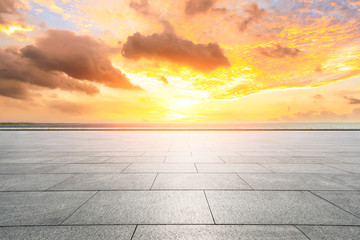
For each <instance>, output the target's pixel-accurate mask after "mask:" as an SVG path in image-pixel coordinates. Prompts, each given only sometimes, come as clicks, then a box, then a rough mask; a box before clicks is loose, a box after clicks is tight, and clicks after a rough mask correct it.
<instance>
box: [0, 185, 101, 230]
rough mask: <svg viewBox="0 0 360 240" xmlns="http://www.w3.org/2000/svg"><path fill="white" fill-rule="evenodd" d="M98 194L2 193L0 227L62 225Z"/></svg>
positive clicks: (0, 197) (0, 194) (0, 199)
mask: <svg viewBox="0 0 360 240" xmlns="http://www.w3.org/2000/svg"><path fill="white" fill-rule="evenodd" d="M94 194H95V192H12V193H11V192H3V193H0V226H14V225H16V226H17V225H52V224H60V223H61V222H62V221H63V220H65V219H66V218H67V217H68V216H69V215H70V214H71V213H73V212H74V211H75V210H76V209H77V208H78V207H80V206H81V204H83V203H84V202H85V201H87V200H88V199H89V198H90V197H92V196H93V195H94Z"/></svg>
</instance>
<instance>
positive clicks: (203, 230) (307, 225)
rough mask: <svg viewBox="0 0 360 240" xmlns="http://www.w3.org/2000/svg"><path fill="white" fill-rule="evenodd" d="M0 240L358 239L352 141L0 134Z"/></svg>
mask: <svg viewBox="0 0 360 240" xmlns="http://www.w3.org/2000/svg"><path fill="white" fill-rule="evenodd" d="M0 239H20V240H22V239H24V240H25V239H26V240H28V239H30V240H32V239H59V240H60V239H106V240H112V239H125V240H131V239H146V240H151V239H163V240H168V239H170V240H172V239H174V240H175V239H176V240H178V239H183V240H187V239H196V240H198V239H206V240H210V239H211V240H212V239H217V240H219V239H224V240H225V239H226V240H228V239H230V240H231V239H250V240H260V239H269V240H270V239H271V240H272V239H288V240H306V239H311V240H320V239H330V240H332V239H337V240H342V239H347V240H350V239H351V240H355V239H360V132H356V131H316V132H312V131H0Z"/></svg>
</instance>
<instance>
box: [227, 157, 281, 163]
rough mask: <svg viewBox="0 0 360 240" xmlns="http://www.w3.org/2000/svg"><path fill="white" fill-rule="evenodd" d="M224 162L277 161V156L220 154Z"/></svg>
mask: <svg viewBox="0 0 360 240" xmlns="http://www.w3.org/2000/svg"><path fill="white" fill-rule="evenodd" d="M220 158H221V159H222V160H224V162H226V163H252V164H253V163H279V162H280V161H278V160H277V158H274V157H270V156H237V157H234V156H232V157H231V156H230V157H229V156H221V157H220Z"/></svg>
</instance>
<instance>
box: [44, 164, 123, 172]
mask: <svg viewBox="0 0 360 240" xmlns="http://www.w3.org/2000/svg"><path fill="white" fill-rule="evenodd" d="M128 166H129V164H105V163H104V164H67V165H65V166H62V167H59V168H56V169H53V170H51V171H50V172H51V173H120V172H122V171H123V170H124V169H126V168H127V167H128Z"/></svg>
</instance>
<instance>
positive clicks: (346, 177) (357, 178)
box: [333, 174, 360, 190]
mask: <svg viewBox="0 0 360 240" xmlns="http://www.w3.org/2000/svg"><path fill="white" fill-rule="evenodd" d="M333 179H334V180H335V181H337V182H339V183H341V184H343V185H345V186H347V187H350V188H352V189H355V190H360V175H359V174H337V175H335V176H333Z"/></svg>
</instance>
